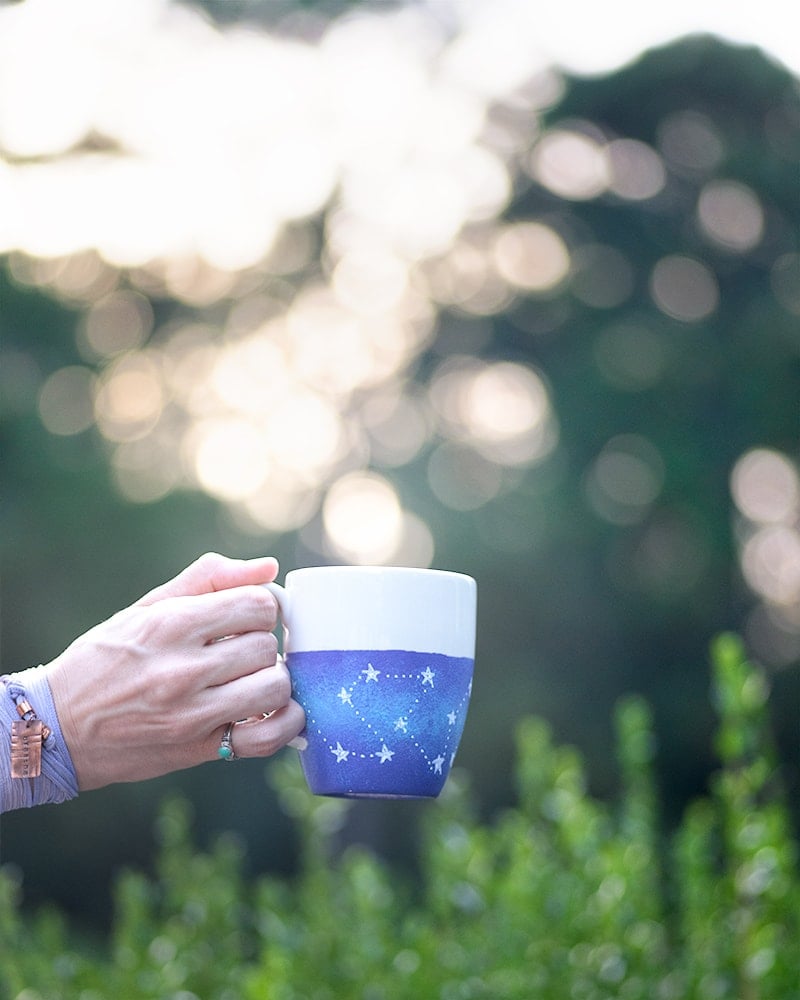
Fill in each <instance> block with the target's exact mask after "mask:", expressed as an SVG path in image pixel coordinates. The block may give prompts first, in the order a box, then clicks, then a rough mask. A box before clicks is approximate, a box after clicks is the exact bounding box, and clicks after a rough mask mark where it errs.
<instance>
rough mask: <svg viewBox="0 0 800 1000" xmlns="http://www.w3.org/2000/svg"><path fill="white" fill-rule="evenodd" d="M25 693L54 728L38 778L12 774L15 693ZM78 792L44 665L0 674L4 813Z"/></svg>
mask: <svg viewBox="0 0 800 1000" xmlns="http://www.w3.org/2000/svg"><path fill="white" fill-rule="evenodd" d="M18 695H24V697H25V698H26V699H27V700H28V701H29V702H30V703H31V705H32V706H33V708H34V710H35V712H36V714H37V716H38V717H39V718H40V719H42V721H43V722H45V723H46V724H47V725H48V726H49V728H50V735H49V736H48V737H47V739H46V740H45V743H44V746H43V748H42V773H41V774H40V775H39V777H38V778H12V777H11V724H12V722H14V721H15V720H17V719H18V718H19V715H18V714H17V707H16V701H15V696H18ZM77 794H78V779H77V777H76V775H75V768H74V767H73V764H72V758H71V757H70V754H69V750H68V749H67V744H66V742H65V741H64V736H63V734H62V732H61V725H60V723H59V720H58V714H57V712H56V706H55V703H54V702H53V695H52V692H51V691H50V684H49V682H48V680H47V671H46V669H45V668H44V667H31V668H30V669H29V670H24V671H22V672H21V673H18V674H13V675H10V676H4V677H0V813H4V812H10V811H11V810H12V809H25V808H28V807H30V806H38V805H44V804H45V803H48V802H66V801H67V800H68V799H74V798H75V797H76V796H77Z"/></svg>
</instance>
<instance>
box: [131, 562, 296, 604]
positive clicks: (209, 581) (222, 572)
mask: <svg viewBox="0 0 800 1000" xmlns="http://www.w3.org/2000/svg"><path fill="white" fill-rule="evenodd" d="M277 575H278V561H277V560H276V559H274V558H273V557H272V556H264V557H262V558H258V559H229V558H228V557H227V556H221V555H218V554H217V553H216V552H206V553H205V555H202V556H200V558H199V559H197V560H195V562H193V563H192V564H191V565H190V566H187V567H186V569H184V570H183V571H182V572H180V573H179V574H178V575H177V576H176V577H174V578H173V579H172V580H169V581H167V583H164V584H161V586H159V587H156V588H154V589H153V590H150V591H148V593H146V594H145V595H144V596H143V597H141V598H140V599H139V600H138V601H137V602H136V603H137V604H155V603H156V601H163V600H164V599H165V598H168V597H188V596H193V595H199V594H212V593H215V592H216V591H222V590H230V589H231V588H234V587H246V586H250V585H255V584H261V583H271V582H272V581H273V580H274V579H275V577H276V576H277Z"/></svg>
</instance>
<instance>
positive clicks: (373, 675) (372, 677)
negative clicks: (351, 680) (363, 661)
mask: <svg viewBox="0 0 800 1000" xmlns="http://www.w3.org/2000/svg"><path fill="white" fill-rule="evenodd" d="M361 673H362V674H366V675H367V683H368V684H369V682H370V681H377V679H378V675H379V674H380V670H376V669H375V667H373V666H372V664H371V663H368V664H367V669H366V670H362V671H361Z"/></svg>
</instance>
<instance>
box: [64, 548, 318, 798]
mask: <svg viewBox="0 0 800 1000" xmlns="http://www.w3.org/2000/svg"><path fill="white" fill-rule="evenodd" d="M277 572H278V564H277V562H276V561H275V560H274V559H272V558H270V557H268V558H263V559H251V560H236V559H227V558H225V557H224V556H220V555H216V554H214V553H207V554H206V555H204V556H201V557H200V559H198V560H197V561H196V562H194V563H192V565H191V566H189V567H187V568H186V569H185V570H184V571H183V572H182V573H180V574H178V576H176V577H175V578H174V579H172V580H170V581H169V582H167V583H165V584H163V585H162V586H160V587H156V588H155V589H154V590H151V591H150V592H149V593H147V594H145V595H144V597H142V598H141V599H140V600H138V601H137V602H136V603H135V604H133V605H131V607H129V608H126V609H125V610H123V611H120V612H118V613H117V614H116V615H114V616H113V617H112V618H109V619H108V620H107V621H105V622H103V623H102V624H100V625H97V626H95V627H94V628H93V629H91V630H90V631H89V632H86V633H85V634H84V635H82V636H80V637H79V638H78V639H76V640H75V641H74V642H73V643H72V644H71V645H70V646H69V647H68V648H67V649H66V650H65V651H64V652H63V653H62V654H61V655H60V656H58V657H56V659H55V660H53V661H52V662H51V663H50V664H48V666H47V671H48V680H49V682H50V688H51V691H52V694H53V700H54V702H55V706H56V711H57V712H58V718H59V722H60V724H61V731H62V733H63V735H64V739H65V740H66V743H67V747H68V748H69V751H70V755H71V757H72V762H73V765H74V767H75V771H76V774H77V778H78V786H79V788H80V790H81V791H86V790H88V789H91V788H100V787H102V786H103V785H108V784H111V783H113V782H118V781H139V780H142V779H145V778H152V777H156V776H158V775H161V774H167V773H169V772H171V771H176V770H180V769H181V768H186V767H191V766H193V765H195V764H199V763H201V762H203V761H206V760H213V759H215V758H216V757H217V750H218V748H219V743H220V739H221V737H222V734H223V732H224V730H225V726H226V725H227V723H229V722H231V721H232V720H239V719H244V720H247V721H246V722H242V723H240V724H238V725H236V726H235V727H234V731H233V746H234V750H235V752H236V755H237V756H238V757H263V756H268V755H270V754H272V753H274V752H275V751H276V750H279V749H280V748H281V747H283V746H284V745H285V744H286V743H288V742H289V741H290V740H292V739H293V738H294V737H295V736H297V734H298V733H299V732H300V731H301V730H302V729H303V727H304V726H305V716H304V713H303V710H302V708H301V707H300V706H299V705H298V704H297V703H296V702H295V701H293V700H292V698H291V681H290V679H289V673H288V671H287V669H286V667H285V665H284V663H283V661H282V660H281V659H279V658H278V646H277V640H276V638H275V636H274V635H273V633H272V629H273V628H274V627H275V624H276V620H277V606H276V602H275V599H274V597H273V596H272V594H270V593H269V591H268V590H266V588H264V587H263V586H261V584H264V583H270V582H271V581H272V580H274V579H275V577H276V575H277ZM264 713H270V715H269V717H268V718H265V717H264Z"/></svg>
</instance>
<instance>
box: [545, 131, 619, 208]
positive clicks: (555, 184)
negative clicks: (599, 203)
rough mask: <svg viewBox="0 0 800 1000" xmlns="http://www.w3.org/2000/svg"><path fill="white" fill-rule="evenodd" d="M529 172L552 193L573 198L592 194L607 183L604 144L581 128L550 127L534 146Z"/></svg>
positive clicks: (578, 198)
mask: <svg viewBox="0 0 800 1000" xmlns="http://www.w3.org/2000/svg"><path fill="white" fill-rule="evenodd" d="M530 170H531V175H532V176H533V177H534V178H535V179H536V180H537V181H539V183H540V184H542V185H544V187H546V188H547V189H548V190H549V191H552V192H553V194H556V195H559V196H560V197H562V198H569V199H573V200H575V201H584V200H587V199H589V198H596V197H597V196H598V195H599V194H602V192H603V191H605V190H606V189H607V188H608V186H609V184H610V183H611V176H612V175H611V166H610V163H609V159H608V154H607V152H606V148H605V146H604V145H603V144H602V143H601V142H600V141H599V140H598V139H596V138H593V137H592V135H589V134H586V133H585V132H582V131H575V130H570V129H564V128H554V129H552V130H551V131H549V132H546V133H545V134H544V135H543V136H542V138H541V139H540V140H539V142H538V143H537V144H536V146H534V149H533V154H532V157H531V164H530Z"/></svg>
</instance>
